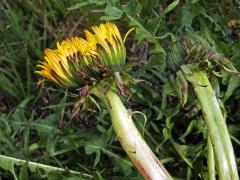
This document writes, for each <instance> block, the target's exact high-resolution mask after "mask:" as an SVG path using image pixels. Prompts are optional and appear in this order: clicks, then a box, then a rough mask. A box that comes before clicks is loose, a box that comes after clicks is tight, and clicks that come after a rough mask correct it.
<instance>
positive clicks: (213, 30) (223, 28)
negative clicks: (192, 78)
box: [0, 0, 240, 179]
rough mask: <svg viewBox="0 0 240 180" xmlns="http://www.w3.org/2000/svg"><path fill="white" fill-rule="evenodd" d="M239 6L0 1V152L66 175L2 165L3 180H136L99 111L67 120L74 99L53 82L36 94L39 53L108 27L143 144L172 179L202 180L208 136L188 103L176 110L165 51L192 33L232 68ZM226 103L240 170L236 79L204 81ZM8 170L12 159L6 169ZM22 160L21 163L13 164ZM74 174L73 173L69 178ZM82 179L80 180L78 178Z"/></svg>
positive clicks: (238, 46)
mask: <svg viewBox="0 0 240 180" xmlns="http://www.w3.org/2000/svg"><path fill="white" fill-rule="evenodd" d="M239 8H240V2H239V1H224V0H221V1H217V0H213V1H211V2H209V1H181V2H178V1H175V2H174V3H171V1H155V0H151V3H148V1H139V2H138V1H134V0H131V1H119V0H115V1H104V0H99V1H94V0H87V1H77V0H71V1H54V0H41V1H35V0H34V1H27V0H15V1H7V0H3V1H2V2H1V3H0V39H1V40H0V112H1V114H0V121H1V123H0V130H1V131H0V154H1V155H4V156H7V157H9V158H10V157H12V158H17V159H18V161H20V160H26V161H31V162H36V163H41V164H45V165H49V166H50V167H53V168H54V167H59V168H64V169H66V171H64V172H59V171H54V172H49V171H47V170H44V169H27V164H26V163H22V165H19V164H18V163H17V162H15V163H10V162H9V163H6V162H7V161H0V176H1V177H2V179H13V178H15V179H44V178H47V179H57V178H59V177H64V178H65V179H67V178H69V179H70V178H71V179H74V178H76V179H79V178H82V179H90V178H91V177H92V179H141V178H142V177H141V175H140V174H139V173H138V172H137V171H136V169H135V168H134V166H133V165H132V163H131V162H130V160H129V159H128V158H127V156H126V154H125V153H124V151H123V150H122V148H121V146H120V144H119V143H118V142H117V141H116V137H115V134H114V132H113V129H112V127H111V125H110V124H111V123H110V118H109V115H108V113H107V111H106V110H104V109H103V110H102V111H101V112H98V111H97V109H93V110H91V111H87V112H85V113H80V114H79V116H78V117H77V118H76V119H71V111H72V108H73V104H74V102H75V100H76V98H77V94H76V92H71V91H66V90H64V89H59V88H58V87H55V86H54V85H52V84H51V83H49V84H48V83H46V84H45V85H41V86H37V80H38V78H39V77H38V76H37V75H36V74H34V71H35V70H36V67H35V66H36V63H37V61H38V60H40V59H43V55H42V51H43V50H44V49H45V48H47V47H50V48H54V47H55V45H56V42H57V41H61V40H63V39H65V38H68V37H71V36H74V35H78V36H82V35H83V33H82V31H83V29H89V28H90V26H91V25H95V24H99V23H100V22H104V21H114V22H115V23H116V24H118V25H119V27H120V30H121V32H122V34H124V33H126V32H127V30H128V29H129V28H130V27H135V28H136V31H135V32H134V33H132V34H131V35H130V36H129V37H128V39H127V43H126V46H127V49H128V52H127V61H128V62H129V63H134V64H135V66H134V67H133V68H131V71H130V73H131V74H132V75H133V76H134V77H135V78H137V79H141V80H144V81H143V82H140V83H136V84H134V85H133V86H131V93H132V96H133V97H132V99H131V101H129V102H127V103H126V104H127V105H128V107H130V108H131V109H132V110H133V111H141V112H143V113H144V114H145V115H146V117H147V122H146V124H145V121H144V120H145V119H144V117H143V116H142V115H141V114H135V115H133V116H134V119H135V123H136V125H137V126H138V128H139V129H140V131H141V132H142V133H144V137H145V140H146V141H147V143H148V144H149V145H150V147H151V148H152V149H153V151H154V152H155V154H156V155H157V156H158V158H159V159H161V162H162V163H164V165H165V167H166V168H167V169H168V171H169V172H170V173H171V174H172V176H173V177H175V178H176V179H207V165H206V159H207V148H206V147H207V130H206V126H205V125H204V121H203V119H202V117H201V113H199V109H197V108H193V107H195V106H193V105H194V103H195V101H194V96H191V97H190V100H189V101H188V103H187V104H186V106H185V107H183V108H181V107H180V104H179V103H180V102H179V101H178V99H177V96H176V93H175V92H174V91H173V88H172V87H171V85H170V83H169V82H168V75H167V73H166V69H165V67H166V61H165V58H166V52H167V51H168V47H169V45H170V44H171V42H172V41H175V39H177V38H179V37H181V36H182V35H183V34H185V32H186V30H192V31H195V32H197V33H198V34H199V35H201V36H203V37H205V38H206V39H207V40H208V41H209V42H210V44H211V45H212V46H213V47H214V48H215V50H216V51H218V52H219V53H221V54H223V55H224V56H226V57H227V58H229V59H230V60H231V61H232V62H234V63H235V66H236V68H238V69H239V68H240V63H239V57H240V41H239V36H240V34H239V33H240V17H239ZM210 80H211V84H212V86H213V87H214V89H215V91H216V94H217V97H218V98H220V99H223V100H224V105H225V108H226V114H227V115H228V116H227V123H228V129H229V132H230V134H231V138H232V143H233V146H234V149H235V153H236V157H237V161H238V162H237V163H238V167H240V152H239V151H237V150H238V149H239V145H240V136H239V134H240V114H239V111H238V106H239V103H240V101H239V99H240V91H239V86H240V80H239V78H238V77H229V76H223V77H219V78H214V77H212V78H211V77H210ZM11 162H12V161H11ZM21 162H22V161H21ZM68 170H72V171H76V172H80V173H79V174H76V173H71V172H72V171H68ZM86 175H87V176H86Z"/></svg>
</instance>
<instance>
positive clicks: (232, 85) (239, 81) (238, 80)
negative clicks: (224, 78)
mask: <svg viewBox="0 0 240 180" xmlns="http://www.w3.org/2000/svg"><path fill="white" fill-rule="evenodd" d="M239 86H240V77H239V76H238V75H235V76H231V78H230V80H229V84H228V88H227V92H226V94H225V95H224V99H223V100H224V101H227V100H228V99H229V98H230V97H231V96H232V94H233V93H234V91H235V90H236V89H237V88H238V87H239Z"/></svg>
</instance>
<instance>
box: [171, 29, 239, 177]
mask: <svg viewBox="0 0 240 180" xmlns="http://www.w3.org/2000/svg"><path fill="white" fill-rule="evenodd" d="M167 63H168V68H169V70H170V73H171V74H172V76H171V78H170V80H171V82H172V84H173V87H175V89H176V92H177V93H178V95H179V97H180V100H181V103H182V105H183V106H184V105H185V104H186V103H187V100H188V92H189V91H190V90H193V92H194V93H195V95H196V98H197V100H198V103H199V104H200V107H201V111H202V115H203V118H204V120H205V123H206V126H207V130H208V131H207V132H208V136H209V141H208V148H210V149H209V150H208V152H209V153H208V160H209V161H210V162H208V171H209V178H210V179H215V168H214V162H212V161H213V160H214V159H215V161H216V166H217V168H216V169H217V174H218V177H219V179H221V180H230V179H231V180H238V179H239V176H238V171H237V165H236V160H235V155H234V150H233V146H232V143H231V139H230V135H229V132H228V129H227V125H226V121H225V114H224V107H223V106H222V103H221V101H220V99H218V97H216V95H215V91H214V89H213V87H212V85H211V83H210V80H209V77H210V76H214V75H216V76H220V74H221V72H223V71H224V72H225V73H231V74H236V73H237V71H236V69H235V68H234V66H233V65H232V64H231V62H230V61H228V60H227V59H226V58H224V57H222V56H221V55H219V54H218V53H217V52H214V51H213V50H212V49H211V47H210V45H209V43H208V42H207V41H206V40H204V39H203V38H201V37H200V36H198V35H196V34H194V33H189V34H188V35H187V36H184V37H183V39H182V42H181V43H180V42H176V43H175V44H174V45H173V46H172V48H171V50H170V52H169V53H168V60H167ZM211 148H213V153H211ZM213 157H215V158H213Z"/></svg>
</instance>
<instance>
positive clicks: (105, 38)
mask: <svg viewBox="0 0 240 180" xmlns="http://www.w3.org/2000/svg"><path fill="white" fill-rule="evenodd" d="M92 30H93V32H94V33H91V32H89V31H87V30H85V31H84V33H85V36H86V38H87V40H88V42H89V44H90V45H91V46H92V47H93V48H94V49H96V52H97V54H98V56H99V59H100V60H101V61H102V62H104V64H105V66H106V67H108V68H109V69H110V70H111V71H113V72H115V71H121V70H122V68H123V66H124V64H125V59H126V49H125V45H124V42H123V40H122V36H121V34H120V32H119V30H118V28H117V26H116V25H115V24H113V23H110V22H107V23H104V24H100V25H99V26H93V27H92ZM127 34H128V33H127Z"/></svg>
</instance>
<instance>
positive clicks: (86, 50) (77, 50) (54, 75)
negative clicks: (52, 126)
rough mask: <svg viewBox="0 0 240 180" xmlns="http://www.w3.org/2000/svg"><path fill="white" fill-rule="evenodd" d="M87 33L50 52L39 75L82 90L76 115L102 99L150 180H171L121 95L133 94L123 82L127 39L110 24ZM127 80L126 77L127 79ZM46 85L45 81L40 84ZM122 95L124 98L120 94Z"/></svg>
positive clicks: (128, 149)
mask: <svg viewBox="0 0 240 180" xmlns="http://www.w3.org/2000/svg"><path fill="white" fill-rule="evenodd" d="M92 30H93V33H91V32H89V31H87V30H85V31H84V33H85V35H86V39H82V38H79V37H73V38H70V39H68V40H65V41H63V42H61V43H57V49H54V50H51V49H46V50H45V51H44V54H45V58H44V59H45V60H44V61H41V62H39V64H38V65H37V67H38V68H39V70H38V71H36V73H38V74H40V75H41V76H43V77H45V79H43V81H45V80H50V81H53V82H55V83H56V84H57V85H59V86H61V87H63V88H69V89H70V88H73V89H78V90H79V91H80V95H81V97H80V99H79V100H78V102H77V103H76V105H75V110H74V113H73V114H74V115H76V112H78V109H79V106H80V105H81V104H83V103H84V100H86V99H88V98H91V99H92V98H98V99H99V100H100V101H102V102H103V104H105V106H106V107H107V109H108V111H109V114H110V117H111V121H112V126H113V128H114V130H115V133H116V135H117V139H118V140H119V142H120V143H121V145H122V147H123V149H124V150H125V152H126V153H127V154H128V156H129V158H130V159H131V160H132V162H133V163H134V164H135V166H136V167H137V169H138V170H139V171H140V173H141V174H142V175H143V176H144V177H145V178H146V179H171V176H170V175H169V173H168V172H167V171H166V169H165V168H164V167H163V165H162V164H161V163H160V161H159V160H158V159H157V157H156V156H155V155H154V154H153V152H152V151H151V149H150V148H149V147H148V145H147V143H146V142H145V141H144V139H143V138H142V136H141V135H140V133H139V131H138V130H137V128H136V126H135V125H134V123H133V121H132V118H131V114H130V113H129V112H128V110H127V109H126V108H125V106H124V104H123V102H122V100H121V97H120V95H129V91H128V88H127V86H126V85H125V82H124V80H122V76H121V74H124V66H125V60H126V48H125V45H124V41H125V38H126V36H127V34H128V33H129V32H130V31H128V33H127V34H126V35H125V38H124V39H122V37H121V34H120V32H119V30H118V28H117V26H116V25H115V24H113V23H110V22H107V23H104V24H101V25H99V26H93V27H92ZM123 79H124V78H123ZM40 82H42V80H41V81H40ZM119 94H120V95H119Z"/></svg>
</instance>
